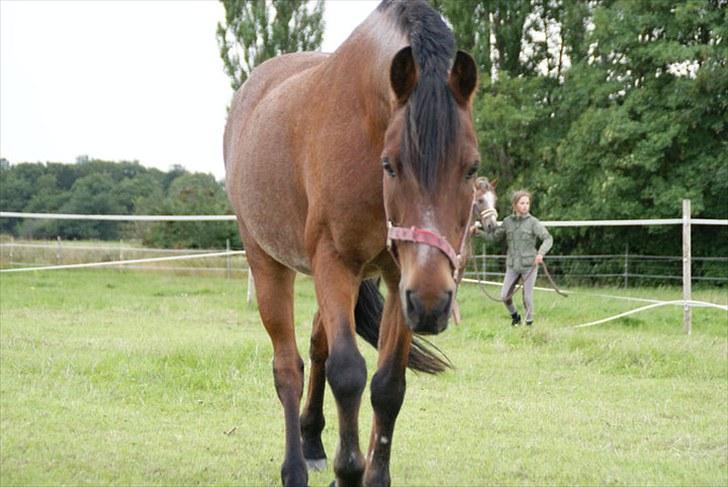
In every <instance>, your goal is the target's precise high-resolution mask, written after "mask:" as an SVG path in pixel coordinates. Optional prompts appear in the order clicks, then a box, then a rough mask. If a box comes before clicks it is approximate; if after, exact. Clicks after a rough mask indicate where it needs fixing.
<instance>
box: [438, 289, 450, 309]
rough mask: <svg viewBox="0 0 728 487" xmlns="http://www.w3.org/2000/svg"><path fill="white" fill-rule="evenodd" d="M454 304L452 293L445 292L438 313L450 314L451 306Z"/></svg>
mask: <svg viewBox="0 0 728 487" xmlns="http://www.w3.org/2000/svg"><path fill="white" fill-rule="evenodd" d="M451 303H452V291H445V292H444V293H443V296H442V298H440V306H439V307H438V308H437V311H439V312H440V313H448V312H449V311H450V304H451Z"/></svg>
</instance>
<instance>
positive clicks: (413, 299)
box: [405, 289, 422, 316]
mask: <svg viewBox="0 0 728 487" xmlns="http://www.w3.org/2000/svg"><path fill="white" fill-rule="evenodd" d="M405 293H406V294H405V296H406V298H407V314H408V315H410V316H418V315H419V314H420V313H422V301H420V298H418V297H417V294H416V293H415V292H413V291H411V290H409V289H408V290H407V291H405Z"/></svg>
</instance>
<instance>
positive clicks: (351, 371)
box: [326, 337, 367, 401]
mask: <svg viewBox="0 0 728 487" xmlns="http://www.w3.org/2000/svg"><path fill="white" fill-rule="evenodd" d="M354 343H355V342H354V339H353V337H352V338H351V340H350V341H348V343H341V344H337V345H335V346H334V347H333V349H332V350H331V353H330V354H329V358H328V359H326V379H327V380H328V382H329V386H330V387H331V392H333V394H334V397H336V399H337V401H342V400H346V399H347V398H358V397H360V396H361V393H362V391H363V390H364V387H365V386H366V381H367V366H366V363H365V362H364V357H362V356H361V353H359V350H357V348H356V345H355V344H354Z"/></svg>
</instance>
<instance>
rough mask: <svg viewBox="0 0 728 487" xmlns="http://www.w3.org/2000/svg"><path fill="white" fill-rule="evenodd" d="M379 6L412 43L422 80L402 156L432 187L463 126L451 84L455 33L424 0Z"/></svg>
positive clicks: (385, 1)
mask: <svg viewBox="0 0 728 487" xmlns="http://www.w3.org/2000/svg"><path fill="white" fill-rule="evenodd" d="M377 9H378V10H379V11H380V12H383V13H385V14H386V15H388V16H391V18H393V19H394V20H395V23H396V25H397V26H398V28H399V29H400V30H401V31H402V32H403V33H405V34H406V35H407V37H408V39H409V42H410V45H411V46H412V53H413V56H414V59H415V63H416V64H417V68H418V74H419V79H418V82H417V86H416V87H415V89H414V91H413V92H412V94H411V95H410V98H409V101H408V104H407V107H406V109H405V110H406V112H405V114H406V116H405V120H406V122H405V127H404V130H403V132H402V142H401V159H402V163H403V164H405V165H409V166H410V167H411V168H412V169H413V172H414V174H416V175H417V177H418V178H419V180H420V182H421V184H422V185H423V187H424V188H426V189H427V190H429V191H433V190H434V187H435V181H436V180H437V175H438V172H439V169H440V166H443V165H444V164H445V162H446V160H447V158H446V155H447V153H448V151H449V148H450V144H451V142H452V141H453V140H454V138H455V133H456V131H457V128H458V126H457V124H458V118H457V116H456V104H455V99H454V98H453V95H452V93H451V91H450V89H449V87H448V85H447V80H448V72H449V70H450V66H451V62H452V58H453V56H454V54H455V38H454V37H453V34H452V31H450V29H449V28H448V27H447V25H446V24H445V22H444V21H443V20H442V17H440V14H439V13H438V12H437V11H435V10H434V9H433V8H432V7H431V6H430V5H429V4H428V3H427V1H425V0H382V3H380V4H379V6H378V7H377Z"/></svg>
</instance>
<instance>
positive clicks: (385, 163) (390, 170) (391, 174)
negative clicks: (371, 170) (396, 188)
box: [382, 157, 397, 178]
mask: <svg viewBox="0 0 728 487" xmlns="http://www.w3.org/2000/svg"><path fill="white" fill-rule="evenodd" d="M382 167H383V168H384V170H385V171H387V174H389V177H392V178H393V177H395V176H396V175H397V173H395V172H394V168H392V164H390V162H389V158H387V157H385V158H384V159H382Z"/></svg>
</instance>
